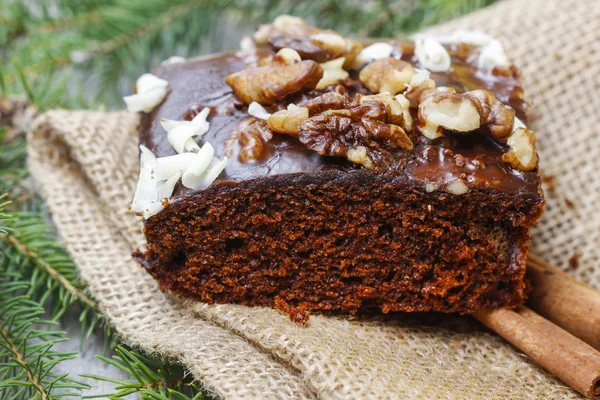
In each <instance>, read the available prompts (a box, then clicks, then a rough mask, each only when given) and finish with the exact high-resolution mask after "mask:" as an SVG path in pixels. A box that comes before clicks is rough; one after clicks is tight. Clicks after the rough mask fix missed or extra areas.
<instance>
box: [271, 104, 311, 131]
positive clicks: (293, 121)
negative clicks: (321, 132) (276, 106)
mask: <svg viewBox="0 0 600 400" xmlns="http://www.w3.org/2000/svg"><path fill="white" fill-rule="evenodd" d="M307 119H308V108H306V107H298V106H296V105H294V104H290V105H289V106H288V108H287V110H281V111H277V112H276V113H274V114H271V116H270V117H269V118H268V119H267V124H269V128H271V129H272V130H273V132H277V133H283V134H286V135H290V136H293V137H298V130H299V129H300V125H302V123H303V122H304V121H306V120H307Z"/></svg>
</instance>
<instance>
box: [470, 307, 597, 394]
mask: <svg viewBox="0 0 600 400" xmlns="http://www.w3.org/2000/svg"><path fill="white" fill-rule="evenodd" d="M474 316H475V318H477V319H478V320H479V321H481V322H482V323H483V324H485V325H486V326H487V327H488V328H490V329H491V330H493V331H494V332H496V333H497V334H499V335H500V336H502V337H503V338H504V339H506V340H507V341H509V342H510V343H512V344H513V345H514V346H515V347H517V348H518V349H520V350H521V351H522V352H524V353H525V354H527V355H528V356H529V357H531V358H532V359H533V360H534V361H536V362H537V363H538V364H540V365H541V366H542V367H544V368H545V369H546V370H548V371H549V372H550V373H552V374H553V375H555V376H556V377H558V378H559V379H560V380H562V381H563V382H564V383H566V384H567V385H569V386H570V387H572V388H573V389H575V390H577V391H578V392H579V393H581V394H583V395H584V396H586V397H587V398H589V399H594V400H598V399H600V352H598V351H597V350H595V349H594V348H593V347H591V346H590V345H588V344H586V343H584V342H583V341H581V340H579V339H578V338H576V337H575V336H573V335H571V334H570V333H568V332H567V331H565V330H564V329H562V328H560V327H558V326H556V325H554V324H553V323H552V322H550V321H548V320H546V319H544V318H543V317H541V316H539V315H538V314H536V313H535V312H533V311H531V310H530V309H528V308H526V307H518V308H516V309H515V310H511V309H508V308H499V309H484V310H479V311H477V312H476V313H475V314H474Z"/></svg>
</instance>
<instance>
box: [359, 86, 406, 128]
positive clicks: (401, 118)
mask: <svg viewBox="0 0 600 400" xmlns="http://www.w3.org/2000/svg"><path fill="white" fill-rule="evenodd" d="M369 101H379V102H381V103H383V104H385V107H386V112H387V116H388V121H389V122H390V123H392V124H396V125H400V126H401V127H402V129H404V130H405V131H406V132H410V131H412V129H413V127H412V122H413V121H412V117H411V116H410V111H409V104H408V100H406V98H405V97H404V96H402V95H401V94H400V95H397V96H395V97H394V96H392V95H390V94H388V93H380V94H375V95H371V96H362V97H361V98H360V104H365V103H367V102H369Z"/></svg>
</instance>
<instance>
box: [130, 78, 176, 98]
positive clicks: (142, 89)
mask: <svg viewBox="0 0 600 400" xmlns="http://www.w3.org/2000/svg"><path fill="white" fill-rule="evenodd" d="M168 86H169V82H167V81H165V80H164V79H160V78H159V77H158V76H156V75H152V74H143V75H142V76H140V77H139V78H138V80H137V82H136V83H135V89H136V91H137V92H138V93H142V94H143V93H147V92H149V91H150V90H153V89H157V88H163V89H166V88H167V87H168Z"/></svg>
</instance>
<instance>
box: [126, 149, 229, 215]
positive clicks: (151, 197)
mask: <svg viewBox="0 0 600 400" xmlns="http://www.w3.org/2000/svg"><path fill="white" fill-rule="evenodd" d="M140 150H141V155H140V175H139V179H138V183H137V187H136V189H135V195H134V197H133V202H132V204H131V207H130V210H131V211H133V212H136V213H140V214H141V215H142V216H143V217H144V218H146V219H148V218H150V217H151V216H153V215H155V214H157V213H158V212H160V211H161V210H162V209H163V208H164V205H165V204H166V203H168V201H169V198H170V197H171V195H172V194H173V190H174V189H175V185H176V184H177V182H178V181H179V179H180V178H183V179H182V183H183V184H184V186H186V187H189V188H191V189H195V190H197V189H201V188H205V187H207V186H209V185H210V184H211V183H213V182H214V180H215V179H216V178H217V177H218V176H219V174H220V173H221V172H222V171H223V169H224V168H225V166H226V165H227V157H225V158H223V160H219V159H217V158H215V157H214V156H213V155H214V149H213V147H212V146H211V145H210V143H206V144H205V145H204V146H203V147H202V149H201V150H200V151H199V152H198V153H181V154H176V155H174V156H168V157H161V158H156V156H154V154H153V153H152V152H151V151H150V150H148V149H147V148H146V147H145V146H143V145H141V146H140Z"/></svg>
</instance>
